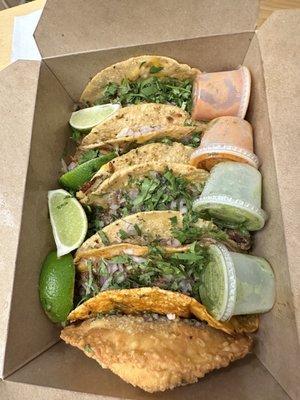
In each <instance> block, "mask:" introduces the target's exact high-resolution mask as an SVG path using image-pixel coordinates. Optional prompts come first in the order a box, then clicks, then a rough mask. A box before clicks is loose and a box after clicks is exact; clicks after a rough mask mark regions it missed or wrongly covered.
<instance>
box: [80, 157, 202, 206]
mask: <svg viewBox="0 0 300 400" xmlns="http://www.w3.org/2000/svg"><path fill="white" fill-rule="evenodd" d="M167 170H171V171H172V172H173V174H174V175H176V176H178V177H182V178H185V179H186V180H187V181H189V182H191V183H192V184H196V185H200V184H204V183H205V182H206V180H207V178H208V176H209V173H208V172H207V171H205V170H202V169H197V168H195V167H193V166H191V165H187V164H175V163H159V162H149V163H145V164H138V165H133V166H132V167H127V168H123V169H121V170H118V171H117V172H115V173H113V174H112V175H111V176H110V177H109V178H108V179H106V180H104V181H103V182H102V183H101V184H100V185H99V186H98V187H97V188H96V189H95V190H94V191H93V192H91V193H90V192H88V193H87V194H85V193H84V192H82V191H80V192H78V193H77V197H78V198H79V199H80V202H81V203H83V204H90V205H98V206H101V207H103V208H104V209H107V208H109V207H110V206H111V195H112V194H113V193H114V192H116V191H117V190H121V189H126V188H127V187H129V183H130V181H132V180H133V179H134V178H137V179H139V178H143V177H145V176H146V175H147V174H148V173H152V172H154V173H162V174H163V173H164V172H166V171H167Z"/></svg>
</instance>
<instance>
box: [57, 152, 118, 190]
mask: <svg viewBox="0 0 300 400" xmlns="http://www.w3.org/2000/svg"><path fill="white" fill-rule="evenodd" d="M114 157H116V154H115V153H108V154H105V155H103V156H100V157H97V158H94V159H93V160H89V161H86V162H85V163H83V164H80V165H78V166H77V167H76V168H74V169H72V170H71V171H68V172H66V173H65V174H63V175H62V176H61V177H60V179H59V183H60V184H61V185H62V186H64V187H65V188H67V189H71V190H78V189H79V188H80V187H81V186H82V185H83V184H84V183H85V182H87V181H89V180H90V179H91V178H92V177H93V175H94V174H95V173H96V172H97V171H98V170H99V168H100V167H102V165H104V164H106V163H108V161H110V160H112V159H113V158H114Z"/></svg>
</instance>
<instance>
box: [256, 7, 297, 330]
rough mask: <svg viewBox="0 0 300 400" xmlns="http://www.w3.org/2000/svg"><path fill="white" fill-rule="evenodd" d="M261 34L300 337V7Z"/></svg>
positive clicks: (282, 13) (275, 19) (277, 16)
mask: <svg viewBox="0 0 300 400" xmlns="http://www.w3.org/2000/svg"><path fill="white" fill-rule="evenodd" d="M291 32H293V35H291ZM257 35H258V39H259V43H260V48H261V54H262V58H263V68H264V77H265V86H266V96H267V103H268V110H269V120H270V124H271V129H272V141H273V149H274V158H275V163H276V172H277V180H278V187H279V195H280V201H281V207H282V217H283V226H284V232H285V239H286V248H287V255H288V261H289V271H290V281H291V288H292V293H293V305H294V309H295V317H296V323H297V331H298V338H299V337H300V269H299V265H300V247H299V243H300V234H299V232H300V213H299V206H300V187H299V176H300V167H299V165H300V164H299V150H300V134H299V132H300V107H299V93H300V83H299V66H300V42H299V37H300V10H293V11H277V12H275V13H273V14H272V16H271V17H270V18H269V19H268V20H267V21H266V22H265V23H264V25H263V26H262V27H261V29H260V30H259V31H258V32H257Z"/></svg>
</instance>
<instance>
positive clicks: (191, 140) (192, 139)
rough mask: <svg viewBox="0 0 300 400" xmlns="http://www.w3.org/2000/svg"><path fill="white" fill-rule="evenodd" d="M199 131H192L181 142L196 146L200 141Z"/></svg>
mask: <svg viewBox="0 0 300 400" xmlns="http://www.w3.org/2000/svg"><path fill="white" fill-rule="evenodd" d="M201 136H202V135H201V132H193V133H192V134H191V135H190V136H188V137H187V138H186V139H184V140H183V141H182V142H183V144H185V145H186V146H190V147H198V146H199V145H200V143H201Z"/></svg>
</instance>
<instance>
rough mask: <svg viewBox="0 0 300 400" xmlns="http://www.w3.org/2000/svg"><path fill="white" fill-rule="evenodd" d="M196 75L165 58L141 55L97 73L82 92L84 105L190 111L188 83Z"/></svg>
mask: <svg viewBox="0 0 300 400" xmlns="http://www.w3.org/2000/svg"><path fill="white" fill-rule="evenodd" d="M199 72H200V71H199V70H198V69H196V68H191V67H189V66H188V65H186V64H179V63H178V62H177V61H175V60H173V59H172V58H168V57H161V56H153V55H144V56H139V57H133V58H129V59H128V60H125V61H121V62H118V63H117V64H114V65H111V66H110V67H107V68H105V69H104V70H102V71H100V72H99V73H98V74H97V75H96V76H94V78H93V79H92V80H91V81H90V82H89V84H88V85H87V87H86V88H85V90H84V91H83V93H82V95H81V98H80V101H81V102H83V103H85V104H87V105H94V104H106V103H111V102H119V103H121V104H122V105H123V106H124V105H127V104H137V103H141V102H147V103H168V104H174V105H177V106H179V107H181V108H183V109H187V110H188V111H190V110H191V107H192V83H193V80H194V78H195V77H196V75H197V73H199Z"/></svg>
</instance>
